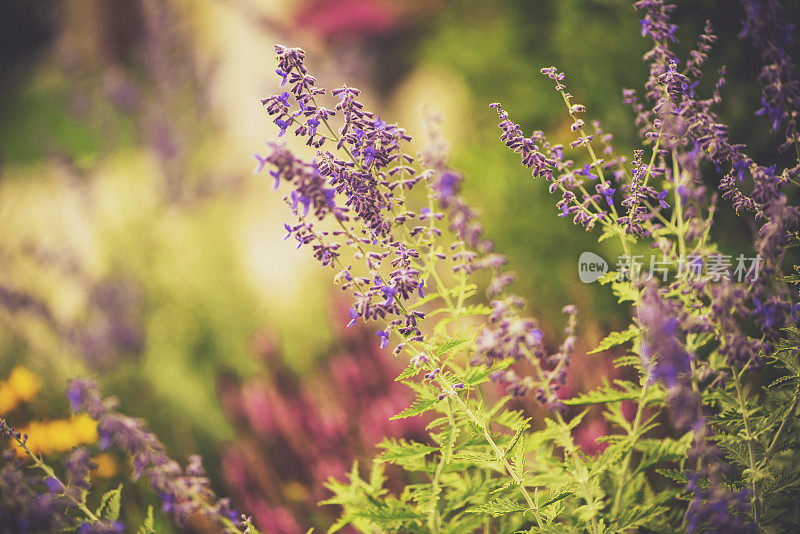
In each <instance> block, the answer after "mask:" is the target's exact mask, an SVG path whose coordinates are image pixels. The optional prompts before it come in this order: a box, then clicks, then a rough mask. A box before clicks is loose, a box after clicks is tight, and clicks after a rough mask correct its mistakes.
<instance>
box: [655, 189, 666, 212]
mask: <svg viewBox="0 0 800 534" xmlns="http://www.w3.org/2000/svg"><path fill="white" fill-rule="evenodd" d="M667 193H669V191H668V190H667V189H664V190H663V191H661V192H660V193H658V195H656V200H658V203H659V204H660V205H661V207H662V208H664V209H666V208H668V207H669V204H667V202H666V200H664V199H665V198H667Z"/></svg>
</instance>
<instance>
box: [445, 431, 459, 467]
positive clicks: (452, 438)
mask: <svg viewBox="0 0 800 534" xmlns="http://www.w3.org/2000/svg"><path fill="white" fill-rule="evenodd" d="M458 432H459V428H458V427H457V426H455V425H450V426H448V427H447V428H446V429H445V431H444V433H443V439H442V443H441V450H442V462H443V463H445V464H448V463H450V461H451V460H452V459H453V448H454V447H455V445H456V438H457V437H458Z"/></svg>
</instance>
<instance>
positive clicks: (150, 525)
mask: <svg viewBox="0 0 800 534" xmlns="http://www.w3.org/2000/svg"><path fill="white" fill-rule="evenodd" d="M136 534H156V527H155V520H154V519H153V507H152V506H148V507H147V514H146V515H145V516H144V522H143V523H142V525H141V526H140V527H139V530H137V531H136Z"/></svg>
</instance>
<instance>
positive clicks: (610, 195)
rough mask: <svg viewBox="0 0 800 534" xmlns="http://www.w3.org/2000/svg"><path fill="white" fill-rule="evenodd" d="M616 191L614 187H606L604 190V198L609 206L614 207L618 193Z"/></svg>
mask: <svg viewBox="0 0 800 534" xmlns="http://www.w3.org/2000/svg"><path fill="white" fill-rule="evenodd" d="M616 191H617V190H616V189H614V188H613V187H606V188H605V189H603V196H604V197H606V202H608V205H609V206H613V205H614V193H616Z"/></svg>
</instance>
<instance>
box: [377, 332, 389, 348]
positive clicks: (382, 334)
mask: <svg viewBox="0 0 800 534" xmlns="http://www.w3.org/2000/svg"><path fill="white" fill-rule="evenodd" d="M377 336H378V338H380V340H381V348H382V349H385V348H386V345H388V344H389V331H388V330H380V331H379V332H378V333H377Z"/></svg>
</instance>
